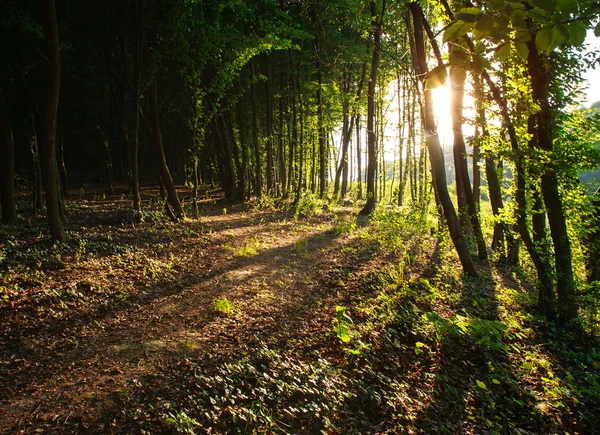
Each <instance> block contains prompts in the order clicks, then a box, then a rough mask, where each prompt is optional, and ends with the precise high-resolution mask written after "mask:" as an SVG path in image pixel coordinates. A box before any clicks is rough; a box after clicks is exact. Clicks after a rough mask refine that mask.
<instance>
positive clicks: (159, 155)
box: [150, 78, 185, 221]
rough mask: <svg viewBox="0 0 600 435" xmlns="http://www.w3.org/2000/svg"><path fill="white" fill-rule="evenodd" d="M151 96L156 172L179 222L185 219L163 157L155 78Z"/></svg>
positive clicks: (163, 150)
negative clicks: (158, 173) (157, 171)
mask: <svg viewBox="0 0 600 435" xmlns="http://www.w3.org/2000/svg"><path fill="white" fill-rule="evenodd" d="M150 92H151V96H150V105H151V111H152V133H153V137H154V146H155V151H156V160H157V163H158V170H159V172H160V178H162V181H163V183H164V185H165V189H166V190H167V198H168V200H169V203H170V204H171V207H172V208H173V211H174V212H175V217H176V220H178V221H181V220H183V219H184V218H185V213H184V211H183V207H182V206H181V202H180V201H179V197H178V196H177V189H175V184H174V183H173V178H172V177H171V172H170V171H169V167H168V166H167V159H166V157H165V148H164V145H163V140H162V133H161V129H160V119H159V114H158V89H157V85H156V78H154V79H153V80H152V85H151V89H150Z"/></svg>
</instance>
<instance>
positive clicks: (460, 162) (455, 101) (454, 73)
mask: <svg viewBox="0 0 600 435" xmlns="http://www.w3.org/2000/svg"><path fill="white" fill-rule="evenodd" d="M459 68H462V71H461V70H459ZM465 75H466V71H465V70H464V67H462V66H450V106H451V113H450V114H451V116H452V131H453V133H454V164H455V169H456V174H457V176H456V182H457V183H456V184H457V185H456V190H457V192H462V195H464V201H465V202H466V204H465V206H466V210H465V211H466V212H467V214H468V216H469V218H470V223H471V227H472V228H473V232H474V233H475V240H476V242H477V252H478V254H479V259H481V260H485V259H487V249H486V246H485V240H484V238H483V232H482V230H481V224H480V222H479V214H478V211H477V206H476V204H475V201H474V199H473V191H472V190H471V183H470V181H469V170H468V168H467V149H466V146H465V137H464V134H463V130H462V124H463V99H464V93H465V88H464V77H465ZM459 184H461V186H459ZM460 196H461V195H459V198H460ZM460 203H461V201H460V200H459V213H460Z"/></svg>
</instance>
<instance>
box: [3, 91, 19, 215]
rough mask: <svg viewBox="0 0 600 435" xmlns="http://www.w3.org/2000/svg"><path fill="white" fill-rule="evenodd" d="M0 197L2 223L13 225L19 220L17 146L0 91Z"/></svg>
mask: <svg viewBox="0 0 600 435" xmlns="http://www.w3.org/2000/svg"><path fill="white" fill-rule="evenodd" d="M0 163H1V164H0V168H1V169H2V175H0V197H1V199H2V222H4V223H7V224H11V223H15V222H16V220H17V206H16V203H15V145H14V140H13V132H12V126H11V123H10V117H9V114H8V108H7V107H6V101H5V99H4V92H3V91H2V89H0Z"/></svg>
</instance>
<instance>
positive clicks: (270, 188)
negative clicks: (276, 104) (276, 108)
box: [265, 57, 275, 195]
mask: <svg viewBox="0 0 600 435" xmlns="http://www.w3.org/2000/svg"><path fill="white" fill-rule="evenodd" d="M265 76H266V77H267V80H266V82H265V101H266V112H267V113H266V118H267V125H266V127H267V194H268V195H273V193H274V188H275V182H274V179H273V148H274V140H275V139H274V132H273V102H272V101H271V99H272V95H271V87H270V83H269V80H270V75H269V59H268V58H267V57H265Z"/></svg>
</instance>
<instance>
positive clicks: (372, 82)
mask: <svg viewBox="0 0 600 435" xmlns="http://www.w3.org/2000/svg"><path fill="white" fill-rule="evenodd" d="M376 8H377V6H376V4H375V1H373V0H371V2H370V9H371V19H372V22H373V57H372V59H371V72H370V74H369V85H368V91H367V155H368V158H367V202H366V203H365V206H364V207H363V209H362V210H361V211H360V214H361V215H370V214H371V213H373V211H374V210H375V206H376V205H377V191H376V190H375V172H376V170H377V150H376V139H377V138H376V132H375V122H374V121H375V86H376V84H377V71H378V69H379V57H380V50H381V27H382V24H383V14H384V13H385V0H383V2H382V6H381V15H380V16H379V17H378V16H377V9H376Z"/></svg>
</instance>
